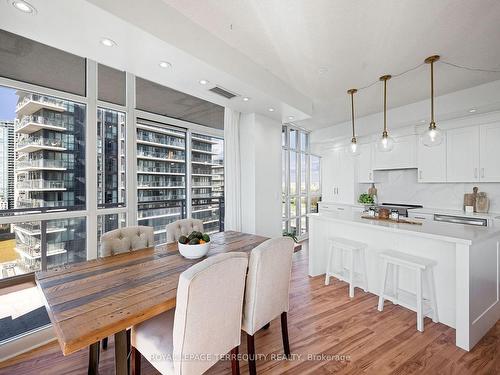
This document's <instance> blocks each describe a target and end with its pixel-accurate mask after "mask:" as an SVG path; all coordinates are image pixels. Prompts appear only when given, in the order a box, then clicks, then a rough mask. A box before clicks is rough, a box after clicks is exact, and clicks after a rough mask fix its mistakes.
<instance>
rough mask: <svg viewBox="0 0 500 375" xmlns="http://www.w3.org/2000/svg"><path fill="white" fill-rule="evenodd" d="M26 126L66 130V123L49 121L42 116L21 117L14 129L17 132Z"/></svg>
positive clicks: (55, 120)
mask: <svg viewBox="0 0 500 375" xmlns="http://www.w3.org/2000/svg"><path fill="white" fill-rule="evenodd" d="M28 124H36V125H39V126H40V127H43V126H49V127H51V128H59V129H60V130H67V123H65V122H64V121H62V120H57V119H54V118H52V119H49V118H47V117H44V116H34V115H31V116H23V117H22V119H21V121H17V122H16V124H15V126H14V129H15V130H16V131H19V130H20V129H22V128H24V127H25V126H26V125H28Z"/></svg>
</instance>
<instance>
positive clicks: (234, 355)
mask: <svg viewBox="0 0 500 375" xmlns="http://www.w3.org/2000/svg"><path fill="white" fill-rule="evenodd" d="M231 373H232V374H233V375H240V361H239V358H238V347H237V346H236V347H234V348H233V349H231ZM139 375H140V374H139Z"/></svg>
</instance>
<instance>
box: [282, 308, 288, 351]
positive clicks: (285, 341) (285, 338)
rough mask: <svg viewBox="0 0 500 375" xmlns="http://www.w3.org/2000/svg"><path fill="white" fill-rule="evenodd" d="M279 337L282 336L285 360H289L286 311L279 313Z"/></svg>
mask: <svg viewBox="0 0 500 375" xmlns="http://www.w3.org/2000/svg"><path fill="white" fill-rule="evenodd" d="M281 335H282V336H283V349H284V351H285V355H286V357H287V358H290V343H289V341H288V322H287V315H286V311H285V312H282V313H281Z"/></svg>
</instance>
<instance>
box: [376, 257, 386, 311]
mask: <svg viewBox="0 0 500 375" xmlns="http://www.w3.org/2000/svg"><path fill="white" fill-rule="evenodd" d="M386 281H387V261H386V260H384V269H383V271H382V286H381V287H380V294H379V297H378V311H382V310H383V309H384V294H385V284H386Z"/></svg>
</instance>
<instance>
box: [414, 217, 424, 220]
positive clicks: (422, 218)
mask: <svg viewBox="0 0 500 375" xmlns="http://www.w3.org/2000/svg"><path fill="white" fill-rule="evenodd" d="M415 219H421V220H426V218H425V217H422V216H415Z"/></svg>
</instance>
